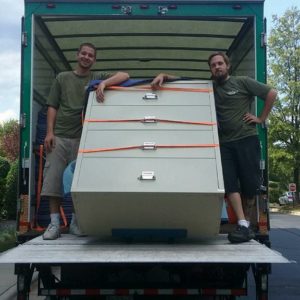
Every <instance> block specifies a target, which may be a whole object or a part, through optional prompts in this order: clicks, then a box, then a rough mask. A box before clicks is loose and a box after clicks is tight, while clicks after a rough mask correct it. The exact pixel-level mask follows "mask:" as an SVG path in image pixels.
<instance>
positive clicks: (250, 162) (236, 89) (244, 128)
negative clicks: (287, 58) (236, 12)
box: [151, 52, 277, 243]
mask: <svg viewBox="0 0 300 300" xmlns="http://www.w3.org/2000/svg"><path fill="white" fill-rule="evenodd" d="M208 65H209V67H210V71H211V74H212V80H213V87H214V96H215V104H216V112H217V121H218V132H219V140H220V151H221V159H222V169H223V178H224V185H225V192H226V195H227V198H228V199H229V201H230V203H231V205H232V207H233V210H234V212H235V214H236V216H237V219H238V224H237V227H236V229H235V230H234V231H233V232H230V233H229V234H228V239H229V241H230V242H231V243H243V242H247V241H249V240H251V239H252V238H254V237H255V234H254V232H253V231H252V230H251V228H250V216H251V211H252V210H253V203H254V199H255V195H256V194H257V193H258V190H259V188H260V185H261V171H260V152H261V151H260V142H259V139H258V136H257V129H256V125H257V124H262V123H264V122H265V120H266V119H267V117H268V115H269V113H270V111H271V109H272V106H273V103H274V101H275V99H276V96H277V92H276V91H275V90H274V89H271V88H270V87H269V86H267V85H265V84H263V83H261V82H258V81H256V80H254V79H252V78H250V77H246V76H229V69H230V62H229V58H228V57H227V56H226V55H225V54H224V53H222V52H216V53H213V54H211V55H210V57H209V59H208ZM174 79H180V78H179V77H177V76H174V75H169V74H165V73H161V74H159V75H157V76H156V77H155V78H154V80H153V81H152V83H151V85H152V87H153V89H155V90H156V89H159V88H160V87H161V86H162V84H163V82H165V81H167V80H174ZM255 96H258V97H260V98H261V99H263V100H264V107H263V110H262V113H261V115H260V116H258V117H257V116H255V115H253V114H252V113H251V104H252V103H253V101H254V97H255ZM241 195H243V202H242V197H241ZM243 203H244V207H245V208H246V207H247V211H245V212H244V209H243ZM246 214H247V215H246Z"/></svg>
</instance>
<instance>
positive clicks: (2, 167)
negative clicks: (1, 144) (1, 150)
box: [0, 156, 10, 179]
mask: <svg viewBox="0 0 300 300" xmlns="http://www.w3.org/2000/svg"><path fill="white" fill-rule="evenodd" d="M9 169H10V164H9V161H8V160H7V159H6V158H4V157H2V156H0V179H5V178H6V176H7V173H8V172H9Z"/></svg>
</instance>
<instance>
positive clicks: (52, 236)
mask: <svg viewBox="0 0 300 300" xmlns="http://www.w3.org/2000/svg"><path fill="white" fill-rule="evenodd" d="M59 237H60V228H59V225H56V224H52V223H50V224H49V225H48V227H47V229H46V230H45V232H44V234H43V239H44V240H56V239H57V238H59Z"/></svg>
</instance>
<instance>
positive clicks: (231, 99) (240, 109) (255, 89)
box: [214, 76, 271, 143]
mask: <svg viewBox="0 0 300 300" xmlns="http://www.w3.org/2000/svg"><path fill="white" fill-rule="evenodd" d="M270 90H271V88H270V87H269V86H267V85H265V84H263V83H261V82H258V81H256V80H254V79H252V78H250V77H246V76H232V77H229V79H228V80H227V81H225V82H224V83H222V84H217V83H216V82H214V95H215V103H216V111H217V120H218V129H219V139H220V143H225V142H231V141H236V140H239V139H242V138H245V137H248V136H252V135H257V130H256V125H255V124H246V123H245V122H244V121H243V117H244V115H245V114H246V113H247V112H251V104H252V103H253V101H254V97H255V96H258V97H260V98H262V99H265V98H266V96H267V94H268V93H269V91H270Z"/></svg>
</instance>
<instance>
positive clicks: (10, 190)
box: [3, 160, 19, 220]
mask: <svg viewBox="0 0 300 300" xmlns="http://www.w3.org/2000/svg"><path fill="white" fill-rule="evenodd" d="M18 167H19V162H18V160H16V161H15V162H14V163H12V165H11V168H10V170H9V172H8V174H7V177H6V186H5V194H4V198H3V213H4V217H5V218H6V219H9V220H15V219H16V214H17V191H18Z"/></svg>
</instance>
